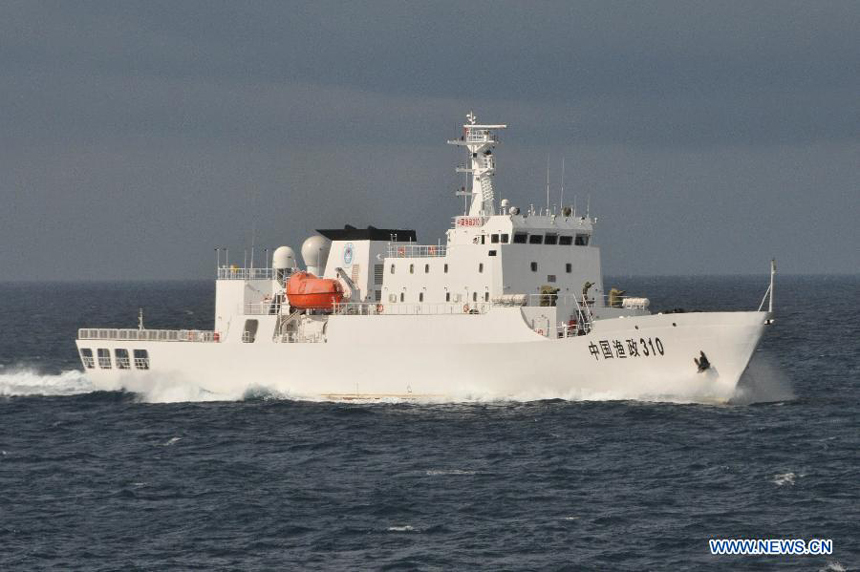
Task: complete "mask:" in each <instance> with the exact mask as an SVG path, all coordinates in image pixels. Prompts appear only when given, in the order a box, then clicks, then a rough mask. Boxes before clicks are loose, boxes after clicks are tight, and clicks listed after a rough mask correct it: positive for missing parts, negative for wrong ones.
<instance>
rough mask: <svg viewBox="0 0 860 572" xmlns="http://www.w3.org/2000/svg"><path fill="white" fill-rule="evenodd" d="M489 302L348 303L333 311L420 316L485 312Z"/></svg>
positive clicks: (354, 313) (374, 314)
mask: <svg viewBox="0 0 860 572" xmlns="http://www.w3.org/2000/svg"><path fill="white" fill-rule="evenodd" d="M490 307H491V304H490V303H489V302H469V303H463V304H460V303H456V304H452V303H450V302H440V303H426V304H383V303H381V302H380V303H369V304H366V303H349V302H344V303H341V304H335V306H334V313H335V314H337V315H342V316H381V315H389V316H420V315H438V314H486V313H487V312H489V311H490Z"/></svg>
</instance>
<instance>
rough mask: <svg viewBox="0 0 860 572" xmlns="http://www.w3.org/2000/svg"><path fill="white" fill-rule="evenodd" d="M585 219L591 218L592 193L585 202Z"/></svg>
mask: <svg viewBox="0 0 860 572" xmlns="http://www.w3.org/2000/svg"><path fill="white" fill-rule="evenodd" d="M585 217H586V218H591V193H588V197H587V199H586V201H585Z"/></svg>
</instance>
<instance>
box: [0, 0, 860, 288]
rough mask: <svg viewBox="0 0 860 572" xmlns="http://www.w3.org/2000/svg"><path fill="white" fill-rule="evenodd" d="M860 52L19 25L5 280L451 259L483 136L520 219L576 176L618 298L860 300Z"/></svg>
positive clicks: (835, 5)
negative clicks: (814, 285)
mask: <svg viewBox="0 0 860 572" xmlns="http://www.w3.org/2000/svg"><path fill="white" fill-rule="evenodd" d="M858 30H860V3H858V2H825V1H814V2H813V1H810V2H787V1H780V2H766V1H756V2H748V1H746V2H736V3H735V2H713V1H709V2H690V1H685V2H672V3H669V2H629V3H610V2H606V1H598V2H589V3H583V2H520V3H504V2H468V3H467V2H452V3H442V2H434V3H418V2H390V3H388V2H372V3H359V2H338V3H334V2H331V3H330V2H313V3H296V4H292V3H288V2H271V3H266V2H253V3H244V2H184V1H176V0H173V1H170V2H153V1H147V2H113V1H112V2H55V3H50V2H35V1H22V2H11V1H8V0H7V1H5V2H3V3H2V4H0V146H2V152H0V207H1V208H0V281H6V280H25V279H37V280H41V279H152V278H206V277H210V276H211V274H212V268H213V267H214V264H215V255H214V251H213V249H214V248H215V247H216V246H226V247H229V248H230V249H231V258H232V261H236V260H239V261H241V257H242V250H243V249H244V248H246V247H247V246H250V243H251V236H252V234H253V235H255V236H256V244H257V245H258V248H264V247H270V248H271V247H275V246H278V245H280V244H288V245H291V246H293V247H294V248H296V249H298V247H299V246H300V245H301V241H302V240H303V239H304V238H305V237H306V236H308V235H309V234H310V233H312V232H313V229H314V228H325V227H336V226H342V225H343V224H344V223H351V224H353V225H356V226H366V225H368V224H373V225H375V226H379V227H386V226H390V227H414V228H416V230H417V231H418V237H419V240H420V241H426V242H433V243H435V242H436V240H437V239H438V238H439V237H441V236H442V235H443V233H444V230H445V229H446V228H447V226H448V224H449V222H450V217H451V216H452V215H455V214H460V211H461V209H462V202H461V201H458V200H457V199H456V198H454V196H453V192H454V189H455V188H456V187H457V186H458V185H459V184H460V183H461V179H460V178H459V177H458V176H457V175H455V174H454V172H453V167H454V165H455V164H456V163H457V162H458V161H460V160H461V159H462V157H460V156H459V155H458V150H457V149H456V148H453V147H450V146H447V145H445V140H446V139H447V138H452V137H454V136H457V135H458V133H459V127H458V125H460V124H462V122H463V118H464V115H465V113H466V112H468V111H469V110H470V109H474V110H475V112H476V114H478V117H479V120H481V121H486V122H505V123H507V124H508V125H509V129H508V130H507V131H506V132H504V133H503V143H502V145H501V146H500V147H499V148H498V150H497V159H498V163H499V170H498V174H497V177H496V188H497V196H500V197H506V198H509V199H510V200H511V201H512V203H513V204H518V205H521V206H527V205H528V204H529V203H535V204H542V203H543V202H544V201H545V198H544V196H545V191H544V187H545V177H546V161H547V156H549V157H550V161H551V163H552V172H551V179H552V189H553V190H552V193H553V197H554V200H557V198H556V197H557V194H558V190H559V183H560V181H559V179H560V167H559V166H560V162H561V159H562V157H564V158H565V167H566V179H565V193H566V195H567V197H568V198H572V197H573V195H576V196H577V201H578V203H579V205H583V204H584V203H585V201H586V199H587V197H589V196H590V202H591V210H592V213H593V214H596V215H597V216H598V217H599V222H598V235H597V241H598V243H599V244H600V245H601V247H602V249H603V257H604V269H605V271H606V272H607V273H612V274H703V273H708V274H729V273H762V274H764V273H765V272H766V271H767V261H768V260H769V259H770V257H772V256H776V257H777V259H778V260H779V261H780V270H781V271H783V272H786V273H857V272H858V271H860V232H858V219H860V33H858ZM460 152H462V151H460ZM260 263H261V261H260Z"/></svg>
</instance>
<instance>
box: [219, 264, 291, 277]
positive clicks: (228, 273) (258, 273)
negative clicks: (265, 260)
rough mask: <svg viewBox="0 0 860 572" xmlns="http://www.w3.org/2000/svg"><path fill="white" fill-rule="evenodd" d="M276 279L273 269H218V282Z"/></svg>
mask: <svg viewBox="0 0 860 572" xmlns="http://www.w3.org/2000/svg"><path fill="white" fill-rule="evenodd" d="M276 277H277V271H276V270H275V269H274V268H238V267H236V266H222V267H220V268H218V280H274V279H275V278H276Z"/></svg>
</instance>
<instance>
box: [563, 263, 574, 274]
mask: <svg viewBox="0 0 860 572" xmlns="http://www.w3.org/2000/svg"><path fill="white" fill-rule="evenodd" d="M564 271H565V272H567V273H568V274H570V273H571V272H573V264H571V263H570V262H568V263H567V264H565V265H564Z"/></svg>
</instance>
